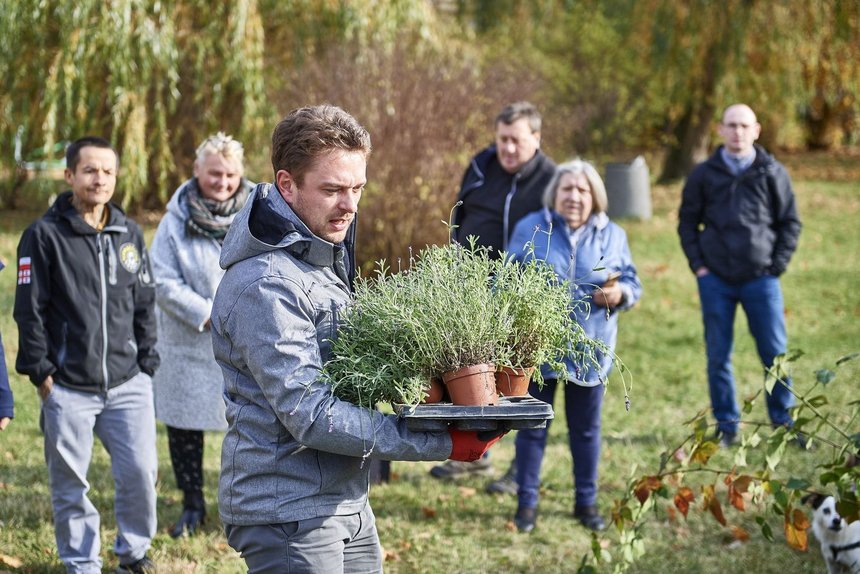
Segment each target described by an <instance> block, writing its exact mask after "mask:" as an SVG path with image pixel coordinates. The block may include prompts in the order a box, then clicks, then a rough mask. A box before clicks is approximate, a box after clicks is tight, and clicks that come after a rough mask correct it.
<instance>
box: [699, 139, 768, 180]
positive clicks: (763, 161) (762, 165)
mask: <svg viewBox="0 0 860 574" xmlns="http://www.w3.org/2000/svg"><path fill="white" fill-rule="evenodd" d="M724 147H726V146H724V145H719V146H717V149H716V150H714V153H712V154H711V157H709V158H708V159H707V163H708V164H709V165H710V166H711V167H713V168H715V169H719V170H720V171H725V172H726V173H731V170H729V166H727V165H726V163H725V162H724V161H723V157H722V150H723V148H724ZM753 149H754V150H755V160H753V162H752V165H750V166H749V168H748V169H749V170H752V169H765V170H770V169H775V165H776V160H775V159H774V157H773V156H772V155H770V153H768V151H767V150H766V149H764V148H763V147H762V146H760V145H759V144H753Z"/></svg>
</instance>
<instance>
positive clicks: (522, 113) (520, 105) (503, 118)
mask: <svg viewBox="0 0 860 574" xmlns="http://www.w3.org/2000/svg"><path fill="white" fill-rule="evenodd" d="M521 119H526V120H528V122H529V128H530V129H531V130H532V133H535V132H539V131H540V121H541V118H540V112H538V110H537V108H536V107H534V104H532V103H530V102H525V101H523V102H514V103H513V104H510V105H507V106H505V107H504V109H503V110H502V111H501V112H499V115H497V116H496V123H495V124H494V125H495V126H498V125H499V124H505V125H506V126H509V125H511V124H512V123H514V122H515V121H517V120H521Z"/></svg>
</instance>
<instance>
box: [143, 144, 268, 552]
mask: <svg viewBox="0 0 860 574" xmlns="http://www.w3.org/2000/svg"><path fill="white" fill-rule="evenodd" d="M243 171H244V168H243V149H242V144H240V143H239V142H237V141H236V140H234V139H233V138H231V137H230V136H227V135H225V134H224V133H222V132H218V133H217V134H215V135H212V136H209V137H208V138H206V140H205V141H204V142H203V143H202V144H200V147H198V148H197V157H196V159H195V160H194V177H193V178H191V179H189V180H188V181H186V182H185V183H183V184H182V185H181V186H179V189H177V190H176V192H175V193H174V194H173V197H171V199H170V201H169V202H168V204H167V213H166V214H165V215H164V218H163V219H162V220H161V222H160V223H159V225H158V230H157V231H156V232H155V239H154V240H153V242H152V248H151V250H150V254H151V258H152V271H153V274H154V275H155V280H156V294H157V316H158V352H159V354H160V355H161V361H162V362H161V368H160V369H159V370H158V372H157V374H156V375H155V376H154V378H153V384H154V388H155V414H156V418H157V419H158V420H160V421H162V422H163V423H164V424H165V425H166V426H167V438H168V442H169V445H170V460H171V462H172V463H173V471H174V474H175V476H176V483H177V486H178V487H179V489H180V490H182V492H183V510H182V514H181V516H180V517H179V520H178V521H177V522H176V523H175V524H174V525H173V526H172V528H171V530H170V535H171V536H173V537H174V538H176V537H178V536H181V535H182V534H183V532H186V531H187V532H188V533H189V534H192V533H193V532H194V531H195V530H196V529H197V528H199V527H200V525H201V524H202V523H203V520H204V518H205V516H206V503H205V500H204V498H203V431H206V430H219V431H223V430H226V428H227V421H226V419H225V416H224V399H223V398H222V391H221V389H222V385H223V379H222V375H221V369H220V368H219V367H218V365H217V364H216V363H215V357H214V355H213V353H212V339H211V335H210V333H209V315H210V312H211V310H212V299H213V298H214V296H215V290H216V289H217V287H218V283H219V282H220V281H221V277H222V275H223V274H224V271H223V270H222V269H221V267H220V266H219V264H218V259H219V257H220V255H221V244H222V242H223V240H224V236H225V235H226V233H227V230H228V229H229V227H230V223H231V222H232V221H233V217H234V215H235V214H236V213H237V212H238V211H239V210H240V209H241V208H242V206H243V205H244V204H245V202H246V201H247V199H248V194H249V192H250V190H251V187H252V184H251V183H250V182H248V181H247V180H245V179H244V177H243Z"/></svg>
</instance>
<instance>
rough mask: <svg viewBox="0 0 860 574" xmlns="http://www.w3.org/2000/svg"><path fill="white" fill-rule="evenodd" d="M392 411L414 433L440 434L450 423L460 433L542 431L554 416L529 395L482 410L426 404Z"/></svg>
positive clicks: (547, 407)
mask: <svg viewBox="0 0 860 574" xmlns="http://www.w3.org/2000/svg"><path fill="white" fill-rule="evenodd" d="M394 411H395V412H396V413H397V414H398V415H400V417H402V418H404V419H405V420H406V426H407V427H408V428H409V429H410V430H415V431H440V430H445V429H446V428H448V425H452V424H453V425H456V427H457V428H458V429H460V430H516V429H532V428H544V427H545V426H546V421H548V420H550V419H552V418H553V417H554V414H553V412H552V407H551V406H550V405H549V404H547V403H545V402H543V401H539V400H537V399H536V398H534V397H532V396H530V395H525V396H522V397H499V404H497V405H489V406H485V407H468V406H463V405H455V404H452V403H430V404H420V405H416V406H408V405H395V406H394Z"/></svg>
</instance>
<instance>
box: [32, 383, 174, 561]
mask: <svg viewBox="0 0 860 574" xmlns="http://www.w3.org/2000/svg"><path fill="white" fill-rule="evenodd" d="M40 422H41V426H42V430H43V432H44V433H45V460H46V461H47V463H48V476H49V478H50V483H51V504H52V505H53V507H54V534H55V536H56V538H57V552H58V554H59V556H60V560H62V561H63V563H64V564H65V566H66V571H67V572H69V573H70V574H71V573H75V574H78V573H82V574H90V573H100V572H101V566H102V560H101V557H100V556H99V553H100V552H101V540H100V534H99V525H100V520H99V511H98V510H97V509H96V507H95V506H93V503H92V502H90V499H89V497H87V492H88V491H89V489H90V484H89V482H87V471H88V470H89V467H90V461H91V460H92V454H93V444H94V440H93V436H94V435H95V436H98V437H99V440H101V442H102V444H103V445H104V447H105V449H106V450H107V451H108V454H110V459H111V474H112V475H113V479H114V487H115V490H116V493H115V496H114V513H115V514H116V525H117V536H116V541H115V543H114V552H116V555H117V556H118V557H119V561H120V563H121V564H128V563H131V562H134V561H135V560H139V559H140V558H143V556H144V555H145V554H146V551H147V550H148V549H149V545H150V541H151V540H152V537H153V536H154V535H155V528H156V516H155V499H156V495H155V478H156V474H157V471H158V457H157V454H156V451H155V409H154V407H153V402H152V381H151V379H150V378H149V376H148V375H146V374H144V373H140V374H139V375H137V376H135V377H133V378H132V379H129V380H128V381H126V382H125V383H123V384H121V385H119V386H118V387H115V388H113V389H110V390H109V391H108V392H107V394H106V395H105V394H98V393H87V392H82V391H76V390H74V389H70V388H68V387H63V386H61V385H58V384H54V387H53V390H52V391H51V393H50V394H49V395H48V397H47V398H46V399H45V401H44V402H43V403H42V412H41V421H40Z"/></svg>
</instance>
